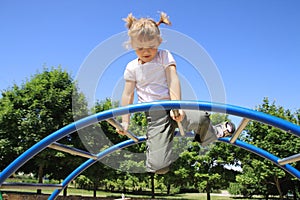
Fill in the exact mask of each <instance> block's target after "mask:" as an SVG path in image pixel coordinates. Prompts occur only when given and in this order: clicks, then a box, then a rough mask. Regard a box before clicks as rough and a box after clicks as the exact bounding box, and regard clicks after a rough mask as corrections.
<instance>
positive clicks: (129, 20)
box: [123, 13, 136, 29]
mask: <svg viewBox="0 0 300 200" xmlns="http://www.w3.org/2000/svg"><path fill="white" fill-rule="evenodd" d="M123 20H124V21H125V22H126V27H127V28H128V29H130V28H131V26H132V24H133V23H134V22H135V21H136V18H135V17H134V16H133V15H132V13H129V15H128V16H127V18H124V19H123Z"/></svg>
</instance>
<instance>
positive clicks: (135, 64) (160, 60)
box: [124, 50, 176, 102]
mask: <svg viewBox="0 0 300 200" xmlns="http://www.w3.org/2000/svg"><path fill="white" fill-rule="evenodd" d="M170 65H176V62H175V60H174V58H173V56H172V54H171V53H170V52H169V51H167V50H158V52H157V55H156V56H155V57H154V59H153V60H152V61H150V62H147V63H144V64H139V60H138V58H136V59H134V60H133V61H131V62H129V63H128V64H127V66H126V69H125V72H124V79H125V80H128V81H134V82H135V83H136V91H137V95H138V101H139V102H151V101H157V100H169V99H170V94H169V87H168V83H167V77H166V73H165V69H166V68H167V67H169V66H170Z"/></svg>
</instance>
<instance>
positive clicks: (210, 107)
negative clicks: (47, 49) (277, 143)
mask: <svg viewBox="0 0 300 200" xmlns="http://www.w3.org/2000/svg"><path fill="white" fill-rule="evenodd" d="M149 109H151V110H153V109H155V110H163V109H191V110H198V109H199V110H205V111H213V112H219V113H226V114H231V115H236V116H240V117H244V118H248V119H252V120H256V121H260V122H262V123H265V124H269V125H271V126H275V127H277V128H280V129H282V130H285V131H288V132H289V133H292V134H294V135H296V136H298V137H300V126H297V125H296V124H293V123H291V122H288V121H285V120H283V119H280V118H278V117H274V116H271V115H268V114H265V113H261V112H258V111H254V110H250V109H246V108H242V107H238V106H232V105H226V104H218V103H211V102H201V101H157V102H151V103H143V104H135V105H130V106H127V107H121V108H116V109H111V110H107V111H104V112H101V113H96V114H94V115H91V116H88V117H86V118H83V119H81V120H78V121H76V122H74V123H72V124H69V125H67V126H65V127H63V128H62V129H60V130H58V131H56V132H54V133H52V134H51V135H49V136H47V137H45V138H44V139H42V140H41V141H40V142H38V143H37V144H35V145H33V146H32V147H31V148H30V149H28V150H27V151H25V152H24V153H23V154H22V155H20V156H19V157H18V158H17V159H16V160H14V161H13V162H12V163H11V164H10V165H9V166H8V167H6V168H5V169H4V170H3V171H2V172H1V174H0V185H1V184H2V183H3V182H4V181H5V180H6V179H7V178H8V177H9V176H10V175H11V174H13V173H14V172H15V171H17V170H18V169H19V168H20V167H21V166H22V165H23V164H25V163H26V162H27V161H28V160H29V159H31V158H32V157H33V156H34V155H36V154H37V153H39V152H40V151H42V150H43V149H44V148H46V147H47V146H49V145H50V144H52V143H53V142H55V141H57V140H59V139H61V138H63V137H65V136H66V135H68V134H71V133H73V132H74V131H76V130H79V129H81V128H84V127H86V126H89V125H91V124H94V123H97V122H98V121H103V120H106V119H108V118H112V117H115V116H119V115H123V114H127V113H134V112H142V111H148V110H149Z"/></svg>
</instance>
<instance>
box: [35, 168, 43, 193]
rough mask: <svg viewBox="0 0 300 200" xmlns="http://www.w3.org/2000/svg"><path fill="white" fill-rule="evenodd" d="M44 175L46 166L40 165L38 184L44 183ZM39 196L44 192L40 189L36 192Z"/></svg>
mask: <svg viewBox="0 0 300 200" xmlns="http://www.w3.org/2000/svg"><path fill="white" fill-rule="evenodd" d="M43 175H44V165H43V164H40V165H39V172H38V183H43ZM36 193H37V194H42V190H41V189H38V190H37V191H36Z"/></svg>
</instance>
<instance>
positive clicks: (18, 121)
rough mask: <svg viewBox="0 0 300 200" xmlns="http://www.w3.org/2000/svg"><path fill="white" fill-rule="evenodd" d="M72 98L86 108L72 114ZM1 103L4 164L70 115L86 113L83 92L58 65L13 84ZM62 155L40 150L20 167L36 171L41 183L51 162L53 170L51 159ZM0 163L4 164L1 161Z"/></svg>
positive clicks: (60, 125)
mask: <svg viewBox="0 0 300 200" xmlns="http://www.w3.org/2000/svg"><path fill="white" fill-rule="evenodd" d="M73 100H76V102H78V104H81V107H82V111H85V112H83V113H77V114H76V115H78V116H74V113H73V112H72V102H73ZM0 104H1V108H2V109H1V112H0V115H1V116H0V127H1V129H0V142H1V143H2V144H3V145H4V146H2V148H3V149H5V151H3V152H2V153H4V154H3V156H2V157H1V163H5V165H7V164H8V163H10V162H11V161H12V160H14V159H15V158H16V157H17V156H18V155H20V154H21V153H23V152H24V151H25V150H27V149H28V148H30V147H31V146H32V145H34V144H35V143H37V142H39V141H40V140H41V139H43V138H44V137H46V136H48V135H49V134H51V133H52V132H54V131H56V130H58V129H60V128H62V127H64V126H66V125H67V124H69V123H71V122H73V117H79V115H82V116H83V115H85V114H86V113H87V109H86V107H87V106H86V102H85V100H84V97H83V95H82V94H81V93H79V92H78V91H77V88H76V85H75V83H74V82H73V80H72V78H71V76H70V75H69V74H68V73H67V72H66V71H63V70H62V69H61V67H58V68H52V69H51V70H49V69H47V68H44V70H43V72H42V73H37V74H35V75H34V76H32V77H31V79H30V80H26V81H25V82H24V83H22V84H21V86H17V85H14V86H13V87H12V88H10V89H7V90H6V91H4V92H2V98H1V101H0ZM75 137H76V136H75ZM67 141H69V143H70V142H71V141H74V138H72V137H71V136H70V137H69V138H68V139H67ZM61 156H62V154H58V153H57V152H55V151H53V150H46V151H42V152H40V153H39V154H38V155H37V156H35V157H34V158H33V159H31V160H30V161H29V162H28V163H26V164H25V165H24V166H23V167H22V168H21V169H20V170H22V171H24V172H33V173H35V174H37V176H38V179H39V182H40V183H42V181H43V176H44V175H45V171H44V170H46V171H51V170H50V167H51V166H52V167H53V168H52V170H54V169H55V168H56V167H54V166H53V164H54V163H56V162H53V161H57V160H60V159H61ZM69 164H72V163H69ZM1 167H2V168H3V167H4V166H3V165H2V164H1ZM65 171H68V170H65Z"/></svg>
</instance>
